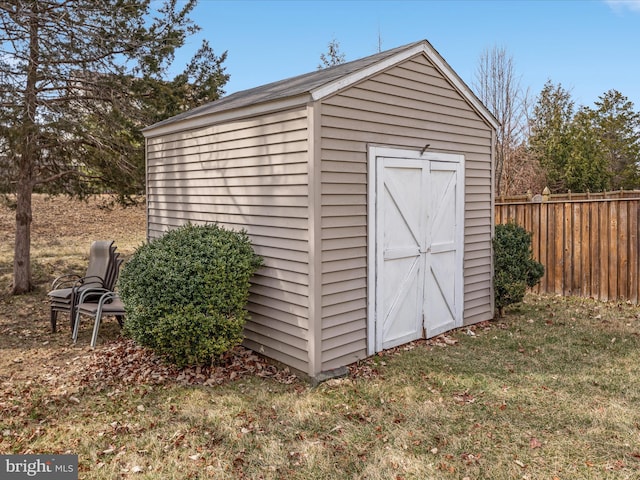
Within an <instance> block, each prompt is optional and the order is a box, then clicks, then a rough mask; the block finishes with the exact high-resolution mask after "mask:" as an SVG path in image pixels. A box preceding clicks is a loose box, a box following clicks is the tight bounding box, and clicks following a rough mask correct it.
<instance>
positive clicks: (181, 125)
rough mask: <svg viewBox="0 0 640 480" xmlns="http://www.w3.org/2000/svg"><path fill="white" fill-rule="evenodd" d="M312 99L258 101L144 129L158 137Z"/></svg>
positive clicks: (144, 132)
mask: <svg viewBox="0 0 640 480" xmlns="http://www.w3.org/2000/svg"><path fill="white" fill-rule="evenodd" d="M311 100H312V98H311V95H309V94H308V93H307V94H304V95H297V96H295V97H288V98H283V99H280V100H274V101H271V102H262V103H256V104H253V105H248V106H246V107H242V108H234V109H231V110H224V111H222V112H217V113H208V112H205V113H203V114H202V115H197V116H192V117H189V118H185V119H184V120H179V121H176V122H172V123H169V124H158V125H151V126H150V127H147V128H145V129H143V130H142V134H143V135H144V136H145V137H146V138H153V137H158V136H161V135H167V134H169V133H177V132H182V131H185V130H192V129H196V128H201V127H207V126H209V125H212V124H216V123H222V122H226V121H229V120H239V119H242V118H248V117H254V116H257V115H263V114H265V113H272V112H278V111H281V110H289V109H291V108H295V107H299V106H302V105H306V104H307V103H309V102H310V101H311Z"/></svg>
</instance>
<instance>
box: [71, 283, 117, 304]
mask: <svg viewBox="0 0 640 480" xmlns="http://www.w3.org/2000/svg"><path fill="white" fill-rule="evenodd" d="M109 293H113V292H111V291H110V290H107V289H106V288H97V287H96V288H87V289H86V290H82V292H80V298H79V300H78V304H81V303H84V302H85V301H86V300H87V299H88V298H90V297H91V298H98V299H99V301H101V300H102V297H103V296H104V295H107V294H109Z"/></svg>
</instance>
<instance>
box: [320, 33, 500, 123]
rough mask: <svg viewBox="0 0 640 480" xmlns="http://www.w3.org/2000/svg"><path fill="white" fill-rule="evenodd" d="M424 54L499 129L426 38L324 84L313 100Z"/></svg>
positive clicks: (485, 109)
mask: <svg viewBox="0 0 640 480" xmlns="http://www.w3.org/2000/svg"><path fill="white" fill-rule="evenodd" d="M419 54H424V55H425V56H426V57H427V58H428V59H429V60H430V61H431V63H433V65H434V66H435V67H436V68H437V69H438V70H439V71H440V73H441V74H442V75H444V76H445V77H446V78H447V79H448V80H449V81H450V82H451V83H452V84H453V86H454V87H455V88H456V89H457V90H458V92H460V94H461V95H462V96H463V97H464V98H465V99H466V100H467V101H468V102H469V103H470V104H471V105H472V106H473V108H474V109H475V110H476V111H477V112H478V113H479V114H480V115H481V116H482V117H483V118H484V119H485V121H486V122H487V123H488V124H489V125H491V126H492V127H493V128H494V129H496V130H497V129H498V127H499V122H498V120H496V118H495V117H494V116H493V114H492V113H491V112H490V111H489V110H488V109H487V107H485V106H484V104H483V103H482V102H481V101H480V99H479V98H478V97H477V96H476V95H475V94H474V93H473V92H472V91H471V89H470V88H469V87H468V86H467V84H466V83H464V81H463V80H462V79H461V78H460V77H459V76H458V74H457V73H456V72H455V71H454V70H453V69H452V68H451V67H450V66H449V64H448V63H447V62H446V61H445V59H444V58H443V57H442V56H441V55H440V54H439V53H438V52H437V51H436V49H435V48H433V46H432V45H431V44H430V43H429V42H428V41H426V40H424V41H423V42H421V43H419V44H416V45H414V46H412V47H410V48H408V49H406V50H403V51H401V52H399V53H397V54H395V55H393V56H391V57H389V58H387V59H385V60H382V61H380V62H378V63H376V64H374V65H371V66H369V67H367V68H363V69H362V70H360V71H358V72H355V73H353V74H351V75H347V76H345V77H343V78H340V79H338V80H336V81H334V82H332V83H328V84H326V85H323V86H321V87H319V88H317V89H315V90H312V91H311V98H313V100H322V99H323V98H325V97H327V96H329V95H332V94H334V93H336V92H338V91H340V90H342V89H344V88H347V87H349V86H350V85H353V84H354V83H357V82H360V81H362V80H364V79H366V78H369V77H371V76H373V75H375V74H376V73H378V72H381V71H384V70H386V69H388V68H390V67H393V66H394V65H396V64H398V63H400V62H403V61H405V60H408V59H410V58H412V57H415V56H416V55H419Z"/></svg>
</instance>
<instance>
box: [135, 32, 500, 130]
mask: <svg viewBox="0 0 640 480" xmlns="http://www.w3.org/2000/svg"><path fill="white" fill-rule="evenodd" d="M420 53H422V54H425V55H426V56H427V57H428V58H429V59H430V60H431V61H432V63H433V64H434V65H435V66H436V67H437V68H438V69H439V70H440V71H441V73H442V74H443V75H444V76H445V77H446V78H447V79H448V80H449V81H451V82H452V84H453V85H454V86H455V87H456V88H457V89H458V91H459V92H460V94H461V95H462V96H463V97H464V98H465V99H466V100H467V101H468V102H469V103H470V104H471V105H472V106H473V107H474V108H475V109H476V111H477V112H478V113H479V114H480V115H481V116H482V117H483V118H484V119H485V121H487V122H488V123H489V124H490V125H491V126H492V127H493V128H497V126H498V122H497V120H496V119H495V117H494V116H493V115H492V114H491V112H489V110H487V108H486V107H485V106H484V105H483V104H482V102H481V101H480V100H479V99H478V97H476V95H475V94H474V93H473V92H472V91H471V89H470V88H469V87H468V86H467V85H466V84H465V83H464V82H463V81H462V79H461V78H460V77H459V76H458V75H457V74H456V73H455V72H454V71H453V69H452V68H451V67H450V66H449V64H447V62H446V61H445V60H444V59H443V58H442V56H440V54H439V53H438V52H437V51H436V50H435V49H434V48H433V46H432V45H431V44H430V43H429V42H428V41H427V40H421V41H419V42H415V43H410V44H408V45H404V46H401V47H397V48H393V49H391V50H386V51H384V52H380V53H376V54H374V55H370V56H368V57H364V58H361V59H358V60H354V61H351V62H346V63H342V64H340V65H335V66H333V67H328V68H324V69H321V70H317V71H314V72H310V73H306V74H303V75H298V76H296V77H291V78H287V79H284V80H280V81H277V82H273V83H269V84H266V85H262V86H259V87H255V88H251V89H248V90H242V91H240V92H236V93H233V94H231V95H228V96H226V97H223V98H221V99H219V100H216V101H214V102H210V103H207V104H204V105H201V106H199V107H196V108H194V109H192V110H189V111H187V112H184V113H181V114H179V115H176V116H173V117H171V118H168V119H166V120H163V121H160V122H158V123H155V124H154V125H151V126H149V127H147V128H145V129H144V130H143V133H144V135H145V136H147V137H151V136H156V135H160V134H163V133H169V132H172V131H178V130H184V129H187V128H193V127H195V126H200V125H201V124H202V122H204V121H205V120H206V121H207V122H208V121H217V120H230V119H233V118H239V117H244V116H249V115H251V114H258V113H267V112H269V111H274V110H279V109H282V108H286V107H287V106H294V105H299V104H304V103H306V102H309V101H315V100H321V99H322V98H325V97H327V96H329V95H332V94H333V93H335V92H337V91H339V90H342V89H343V88H346V87H348V86H350V85H352V84H354V83H356V82H359V81H360V80H363V79H365V78H368V77H370V76H371V75H374V74H376V73H378V72H380V71H382V70H385V69H387V68H389V67H391V66H393V65H396V64H398V63H400V62H403V61H404V60H406V59H408V58H411V57H413V56H415V55H418V54H420ZM210 117H214V118H210Z"/></svg>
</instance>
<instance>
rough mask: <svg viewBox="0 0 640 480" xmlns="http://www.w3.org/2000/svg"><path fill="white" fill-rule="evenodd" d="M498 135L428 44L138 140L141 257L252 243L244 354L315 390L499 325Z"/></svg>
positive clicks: (313, 76)
mask: <svg viewBox="0 0 640 480" xmlns="http://www.w3.org/2000/svg"><path fill="white" fill-rule="evenodd" d="M496 127H497V122H496V120H495V118H494V117H493V116H492V115H491V113H490V112H488V110H487V109H486V108H485V107H484V106H483V105H482V103H481V102H480V101H479V100H478V98H477V97H476V96H475V95H474V94H473V93H472V92H471V90H470V89H469V88H468V87H467V86H466V85H465V83H464V82H463V81H462V80H461V79H460V77H459V76H458V75H457V74H456V73H455V72H454V71H453V70H452V69H451V67H450V66H449V65H448V64H447V63H446V61H445V60H444V59H443V58H442V57H441V56H440V55H439V54H438V52H437V51H436V50H435V49H434V48H433V47H432V46H431V44H430V43H429V42H427V41H426V40H425V41H420V42H416V43H412V44H409V45H405V46H402V47H399V48H394V49H392V50H388V51H384V52H380V53H377V54H375V55H372V56H369V57H366V58H362V59H359V60H355V61H352V62H348V63H344V64H341V65H337V66H333V67H330V68H326V69H324V70H318V71H314V72H311V73H308V74H305V75H301V76H297V77H294V78H289V79H286V80H282V81H278V82H275V83H271V84H268V85H264V86H261V87H257V88H253V89H250V90H245V91H241V92H237V93H234V94H232V95H229V96H227V97H224V98H222V99H220V100H217V101H215V102H212V103H209V104H206V105H203V106H201V107H199V108H196V109H193V110H191V111H189V112H186V113H183V114H180V115H177V116H175V117H172V118H170V119H167V120H165V121H162V122H160V123H157V124H155V125H152V126H150V127H148V128H146V129H145V130H144V135H145V137H146V161H147V209H148V222H147V229H148V230H147V234H148V239H149V240H151V239H154V238H157V237H159V236H161V235H162V234H163V233H164V232H166V231H167V229H171V228H175V227H178V226H180V225H183V224H185V223H187V222H191V223H205V222H217V223H219V224H220V225H223V226H225V227H228V228H234V229H245V230H246V231H247V233H248V234H249V236H250V238H251V240H252V242H253V244H254V247H255V250H256V252H257V253H259V254H260V255H261V256H262V257H263V258H264V260H265V266H264V267H263V268H262V269H261V270H260V271H259V272H258V274H257V275H256V276H255V278H254V279H253V285H252V287H251V295H250V299H249V306H248V308H249V312H250V314H251V319H250V321H248V323H247V324H246V328H245V334H246V338H245V342H244V344H245V345H246V346H247V347H249V348H251V349H253V350H255V351H257V352H260V353H262V354H264V355H265V356H267V357H270V358H272V359H274V360H276V361H279V362H282V363H284V364H286V365H289V366H291V367H293V368H294V369H296V370H298V371H299V372H302V373H304V374H306V375H308V376H309V377H311V378H312V379H313V378H315V379H318V378H321V377H325V376H327V375H331V374H332V373H335V372H337V371H339V370H340V369H342V370H344V367H345V366H346V365H348V364H350V363H352V362H354V361H356V360H358V359H362V358H364V357H367V356H369V355H372V354H374V353H376V352H378V351H380V350H383V349H386V348H390V347H393V346H396V345H400V344H404V343H407V342H409V341H412V340H415V339H419V338H424V337H432V336H434V335H438V334H440V333H442V332H445V331H448V330H450V329H454V328H457V327H461V326H463V325H470V324H473V323H476V322H480V321H484V320H488V319H491V318H492V317H493V311H494V306H493V287H492V263H493V261H492V244H491V239H492V232H493V201H494V200H493V198H494V194H493V182H492V179H493V156H494V140H495V131H496Z"/></svg>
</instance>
